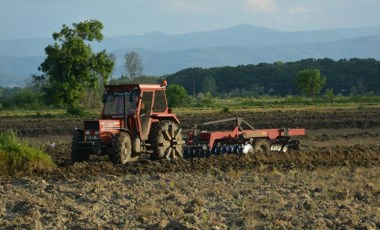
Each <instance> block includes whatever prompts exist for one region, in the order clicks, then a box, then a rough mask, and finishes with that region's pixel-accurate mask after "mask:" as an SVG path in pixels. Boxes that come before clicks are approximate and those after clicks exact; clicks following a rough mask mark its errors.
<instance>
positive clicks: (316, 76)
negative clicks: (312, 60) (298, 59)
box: [294, 69, 326, 98]
mask: <svg viewBox="0 0 380 230" xmlns="http://www.w3.org/2000/svg"><path fill="white" fill-rule="evenodd" d="M294 84H295V86H296V87H297V88H298V90H300V91H301V92H302V93H304V94H305V95H306V96H309V97H310V96H312V97H313V98H314V97H315V96H316V95H317V94H318V93H319V92H320V91H321V89H322V88H323V86H324V85H325V84H326V77H324V76H321V72H320V71H319V69H305V70H302V71H301V72H299V73H298V75H297V76H296V78H295V79H294Z"/></svg>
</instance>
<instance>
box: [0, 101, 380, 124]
mask: <svg viewBox="0 0 380 230" xmlns="http://www.w3.org/2000/svg"><path fill="white" fill-rule="evenodd" d="M379 106H380V96H376V95H361V96H339V95H336V96H334V97H327V96H325V95H322V96H318V97H316V98H315V99H314V100H313V99H312V98H307V97H301V96H292V95H289V96H284V97H279V96H261V97H258V98H255V97H245V98H243V97H234V98H218V97H214V98H212V99H211V100H210V101H209V102H207V103H204V102H202V103H200V101H199V100H196V99H192V100H191V103H187V104H186V105H184V106H178V107H174V108H173V112H174V113H178V114H181V113H209V112H210V113H214V112H224V113H228V112H238V111H250V112H255V111H271V110H277V109H281V110H299V109H303V110H305V109H307V110H313V109H318V110H321V109H331V108H358V109H362V108H365V107H379ZM100 112H101V108H100V107H99V108H98V109H96V108H84V111H83V113H82V114H80V115H70V114H67V112H66V109H52V108H45V109H40V110H27V109H21V108H20V109H17V108H16V109H0V118H7V119H12V118H16V119H17V118H84V119H98V118H99V116H100Z"/></svg>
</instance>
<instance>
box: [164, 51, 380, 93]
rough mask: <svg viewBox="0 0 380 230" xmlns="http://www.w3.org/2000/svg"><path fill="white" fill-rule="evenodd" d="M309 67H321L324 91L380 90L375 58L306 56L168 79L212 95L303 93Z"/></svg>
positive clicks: (184, 73)
mask: <svg viewBox="0 0 380 230" xmlns="http://www.w3.org/2000/svg"><path fill="white" fill-rule="evenodd" d="M305 69H318V70H319V71H320V73H321V75H322V76H325V77H326V84H325V86H324V88H323V89H322V92H324V91H326V90H333V92H334V93H335V94H339V93H340V94H343V95H349V94H365V93H369V92H373V93H375V94H379V93H380V81H379V80H380V61H377V60H375V59H358V58H352V59H341V60H338V61H334V60H332V59H328V58H324V59H304V60H300V61H295V62H286V63H283V62H276V63H273V64H267V63H260V64H257V65H239V66H236V67H231V66H225V67H215V68H207V69H205V68H189V69H184V70H181V71H179V72H177V73H174V74H172V75H168V76H167V77H166V78H167V80H168V82H169V83H170V84H178V85H182V86H183V87H184V88H185V89H186V91H187V92H188V94H189V95H193V94H194V91H195V94H198V93H205V92H210V93H211V94H212V95H215V96H216V95H222V96H223V95H225V96H243V97H244V96H247V97H248V96H259V95H275V96H285V95H300V94H302V90H299V89H298V88H297V86H296V84H295V82H294V80H295V77H296V76H297V75H298V74H299V73H300V72H301V71H303V70H305Z"/></svg>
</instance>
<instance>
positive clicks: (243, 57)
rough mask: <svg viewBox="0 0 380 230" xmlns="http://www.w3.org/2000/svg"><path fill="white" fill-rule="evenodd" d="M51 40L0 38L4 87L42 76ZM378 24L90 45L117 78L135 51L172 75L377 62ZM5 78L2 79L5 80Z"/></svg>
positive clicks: (161, 36) (151, 67) (152, 68)
mask: <svg viewBox="0 0 380 230" xmlns="http://www.w3.org/2000/svg"><path fill="white" fill-rule="evenodd" d="M52 43H53V40H52V39H51V38H33V39H12V40H0V85H6V83H5V84H4V77H1V76H5V75H7V76H14V79H17V81H19V80H20V81H22V80H23V79H25V78H26V77H29V76H30V75H31V74H36V73H38V71H37V67H38V65H39V64H40V63H41V62H42V61H43V60H44V48H45V47H46V46H47V45H48V44H52ZM379 43H380V26H372V27H361V28H338V29H326V30H316V31H291V32H286V31H278V30H273V29H269V28H264V27H257V26H251V25H240V26H236V27H231V28H226V29H222V30H215V31H206V32H192V33H186V34H179V35H172V34H165V33H159V32H154V33H147V34H144V35H128V36H118V37H105V39H104V41H103V42H102V43H100V44H99V43H92V44H91V46H92V47H93V48H94V50H96V51H99V50H102V49H104V48H105V49H107V51H109V52H113V53H114V54H115V55H116V56H117V66H116V68H115V71H114V74H115V75H117V76H119V75H120V73H121V72H124V70H123V68H122V62H123V56H124V54H125V53H126V52H128V51H132V50H134V51H137V52H139V53H140V55H141V56H142V57H143V65H144V73H145V74H149V75H163V74H170V73H173V72H176V71H179V70H181V69H183V68H188V67H214V66H224V65H230V66H235V65H239V64H255V63H260V62H275V61H284V62H286V61H294V60H299V59H303V58H324V57H328V58H332V59H339V58H351V57H363V58H376V59H379V58H380V57H379V55H380V54H379V52H376V51H378V50H379ZM1 78H2V79H1Z"/></svg>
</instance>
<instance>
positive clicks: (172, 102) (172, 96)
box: [166, 85, 189, 107]
mask: <svg viewBox="0 0 380 230" xmlns="http://www.w3.org/2000/svg"><path fill="white" fill-rule="evenodd" d="M166 97H167V99H168V104H169V106H172V107H175V106H179V105H184V104H185V103H187V102H188V101H189V96H188V95H187V92H186V89H185V88H183V86H180V85H169V86H168V88H167V90H166Z"/></svg>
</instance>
